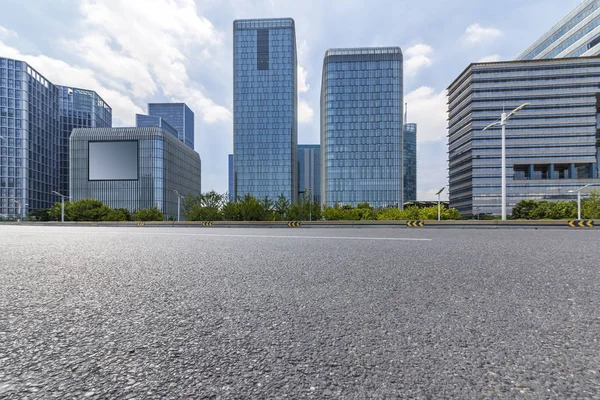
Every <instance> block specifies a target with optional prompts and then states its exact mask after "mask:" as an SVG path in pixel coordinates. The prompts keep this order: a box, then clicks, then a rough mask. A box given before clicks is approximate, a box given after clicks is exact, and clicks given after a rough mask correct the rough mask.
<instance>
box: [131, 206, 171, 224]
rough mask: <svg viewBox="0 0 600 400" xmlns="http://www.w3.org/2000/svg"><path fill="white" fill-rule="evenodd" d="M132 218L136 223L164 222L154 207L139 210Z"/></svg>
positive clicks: (161, 214) (162, 216) (160, 213)
mask: <svg viewBox="0 0 600 400" xmlns="http://www.w3.org/2000/svg"><path fill="white" fill-rule="evenodd" d="M133 218H134V219H135V220H136V221H164V219H165V216H164V214H163V213H162V212H160V210H159V209H158V208H156V207H150V208H140V209H139V210H137V211H136V212H134V213H133Z"/></svg>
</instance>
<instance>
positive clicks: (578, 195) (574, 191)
mask: <svg viewBox="0 0 600 400" xmlns="http://www.w3.org/2000/svg"><path fill="white" fill-rule="evenodd" d="M590 186H592V184H591V183H589V184H587V185H585V186H584V187H582V188H581V189H577V190H569V193H577V219H579V220H580V219H581V192H582V191H583V190H584V189H587V188H588V187H590Z"/></svg>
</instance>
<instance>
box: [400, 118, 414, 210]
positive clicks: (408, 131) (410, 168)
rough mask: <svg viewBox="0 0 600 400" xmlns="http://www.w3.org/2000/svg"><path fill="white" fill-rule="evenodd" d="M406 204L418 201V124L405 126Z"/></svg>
mask: <svg viewBox="0 0 600 400" xmlns="http://www.w3.org/2000/svg"><path fill="white" fill-rule="evenodd" d="M403 144H404V170H403V171H404V202H407V201H413V200H417V124H404V136H403Z"/></svg>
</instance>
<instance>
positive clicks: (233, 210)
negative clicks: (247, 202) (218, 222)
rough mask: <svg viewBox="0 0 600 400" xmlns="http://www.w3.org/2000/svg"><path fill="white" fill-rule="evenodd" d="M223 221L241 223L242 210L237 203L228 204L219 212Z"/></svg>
mask: <svg viewBox="0 0 600 400" xmlns="http://www.w3.org/2000/svg"><path fill="white" fill-rule="evenodd" d="M221 218H223V221H242V220H243V218H242V210H241V207H240V204H239V203H236V202H228V203H227V204H225V205H224V206H223V209H222V210H221Z"/></svg>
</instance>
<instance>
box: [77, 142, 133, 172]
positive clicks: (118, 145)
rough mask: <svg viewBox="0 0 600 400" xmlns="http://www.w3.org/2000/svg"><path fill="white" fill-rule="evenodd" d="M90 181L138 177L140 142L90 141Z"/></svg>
mask: <svg viewBox="0 0 600 400" xmlns="http://www.w3.org/2000/svg"><path fill="white" fill-rule="evenodd" d="M88 153H89V157H88V159H89V178H88V179H89V180H90V181H131V180H137V179H138V142H137V141H110V142H108V141H107V142H89V147H88Z"/></svg>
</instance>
